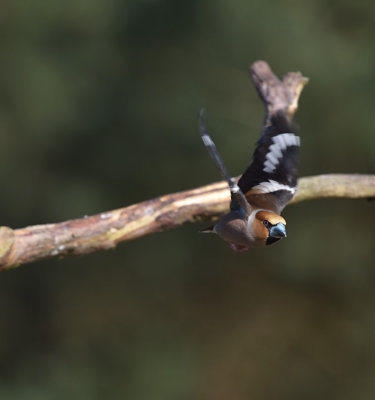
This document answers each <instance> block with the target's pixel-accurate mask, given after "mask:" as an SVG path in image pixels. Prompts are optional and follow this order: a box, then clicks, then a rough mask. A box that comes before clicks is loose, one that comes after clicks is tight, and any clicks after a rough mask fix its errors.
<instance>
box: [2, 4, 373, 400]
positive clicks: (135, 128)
mask: <svg viewBox="0 0 375 400" xmlns="http://www.w3.org/2000/svg"><path fill="white" fill-rule="evenodd" d="M374 38H375V7H374V4H373V2H372V1H369V0H368V1H360V2H356V3H355V2H353V1H349V0H340V1H338V0H337V1H335V0H330V1H327V0H316V1H306V0H303V1H301V0H289V1H273V2H271V1H268V2H267V1H264V0H253V1H251V2H249V1H245V0H231V1H213V0H211V1H202V0H201V1H198V0H191V1H177V0H175V1H171V0H169V1H168V0H143V1H142V0H138V1H135V0H133V1H131V0H129V1H121V0H75V1H73V0H65V1H62V0H49V1H42V0H24V1H14V0H5V1H3V2H2V6H1V13H0V50H1V53H0V59H1V62H0V184H1V188H2V190H1V196H0V224H1V225H8V226H11V227H13V228H17V227H23V226H26V225H31V224H39V223H47V222H57V221H62V220H65V219H70V218H78V217H82V216H83V215H86V214H87V215H90V214H95V213H98V212H101V211H106V210H110V209H113V208H118V207H122V206H126V205H130V204H132V203H134V202H138V201H142V200H146V199H149V198H152V197H155V196H158V195H160V194H164V193H170V192H175V191H179V190H184V189H189V188H192V187H196V186H199V185H203V184H206V183H209V182H213V181H216V180H217V179H218V174H217V171H216V169H215V167H214V165H213V163H212V161H211V160H210V159H209V157H208V155H207V153H206V150H205V149H204V148H203V145H202V143H201V141H200V139H199V135H198V132H197V114H198V111H199V109H200V108H201V107H205V109H206V110H207V118H208V125H209V129H210V131H211V133H212V136H213V137H214V138H215V141H216V142H217V146H218V147H219V149H220V151H221V153H222V156H223V158H224V160H225V161H226V163H227V165H228V168H229V169H230V171H231V172H232V173H233V174H239V173H241V172H242V171H243V169H244V168H245V166H246V165H247V164H248V163H249V161H250V155H251V153H252V151H253V145H254V143H255V141H256V140H257V138H258V135H259V132H260V128H261V124H262V121H263V105H262V104H261V102H260V101H259V99H258V98H257V95H256V93H255V90H254V88H253V86H252V83H251V81H250V79H249V77H248V66H249V65H250V63H252V62H253V61H255V60H257V59H264V60H266V61H268V62H269V63H270V65H271V66H272V68H273V69H274V71H275V72H276V73H277V74H278V75H283V74H284V73H286V72H287V71H294V70H300V71H301V72H302V73H303V74H304V75H305V76H308V77H309V78H310V83H309V85H308V86H307V87H306V89H305V90H304V92H303V94H302V98H301V102H300V110H299V111H298V113H297V116H296V120H297V122H298V124H299V126H300V134H301V137H302V142H303V147H302V163H301V175H302V176H304V175H314V174H319V173H328V172H329V173H331V172H347V173H374V171H375V157H374V154H375V111H374V110H375V47H374ZM284 216H285V217H286V218H287V220H288V239H286V240H283V241H282V242H280V243H278V244H277V245H274V246H271V247H269V248H267V249H257V250H252V251H249V252H247V253H241V254H236V253H233V252H232V251H231V250H230V248H229V246H228V245H227V244H226V243H224V242H222V241H220V240H219V239H218V238H216V237H214V236H208V235H207V236H206V235H199V234H198V233H197V231H198V230H199V229H200V228H202V227H204V226H205V225H206V224H202V225H199V224H198V225H187V226H184V227H182V228H180V229H178V230H176V231H171V232H165V233H160V234H157V235H153V236H149V237H146V238H143V239H139V240H136V241H134V242H130V243H126V244H123V245H121V246H120V247H119V248H118V249H116V250H114V251H110V252H102V253H97V254H92V255H88V256H84V257H83V256H82V257H74V258H67V259H64V260H52V261H48V262H41V263H36V264H33V265H25V266H22V267H20V268H19V269H16V270H12V271H9V272H5V273H2V274H1V275H0V398H1V399H5V400H7V399H11V400H13V399H38V400H39V399H42V400H43V399H108V398H110V399H117V398H119V399H135V400H148V399H150V400H158V399H160V400H169V399H203V400H206V399H207V400H211V399H213V400H216V399H236V400H238V399H239V400H242V399H252V400H254V399H255V400H257V399H267V400H268V399H278V400H279V399H340V400H345V399H373V398H374V396H375V379H374V378H375V340H374V337H375V311H374V308H375V293H374V287H375V282H374V280H375V261H374V255H375V251H374V246H375V234H374V232H375V231H374V222H375V202H369V201H366V200H357V201H353V200H344V199H342V200H316V201H311V202H306V203H301V204H298V205H295V206H291V207H289V208H287V209H286V210H285V213H284Z"/></svg>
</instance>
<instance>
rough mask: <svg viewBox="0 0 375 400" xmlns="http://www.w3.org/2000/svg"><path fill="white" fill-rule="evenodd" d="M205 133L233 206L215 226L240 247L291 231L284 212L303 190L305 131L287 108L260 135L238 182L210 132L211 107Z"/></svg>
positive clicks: (271, 240) (203, 127)
mask: <svg viewBox="0 0 375 400" xmlns="http://www.w3.org/2000/svg"><path fill="white" fill-rule="evenodd" d="M199 130H200V134H201V138H202V140H203V143H204V145H205V147H206V148H207V150H208V152H209V154H210V156H211V157H212V158H213V160H214V162H215V165H216V167H217V168H218V170H219V172H220V174H221V176H222V177H223V178H224V179H225V180H226V181H227V183H228V186H229V190H230V193H231V201H230V210H229V212H228V213H227V214H225V215H224V216H222V217H221V218H220V219H219V220H218V221H217V222H216V223H215V224H214V225H213V226H211V227H209V228H207V229H205V230H204V231H202V232H213V233H216V234H217V235H218V236H219V237H221V238H222V239H224V240H225V241H226V242H229V245H230V247H231V248H232V249H233V250H234V251H246V250H249V248H253V247H263V246H267V245H271V244H273V243H276V242H278V241H279V240H280V239H282V238H285V237H286V235H287V234H286V221H285V219H284V218H283V217H282V216H281V212H282V211H283V209H284V208H285V206H286V205H287V204H288V203H289V202H290V201H291V200H292V199H293V197H294V195H295V193H296V190H297V179H298V165H299V150H300V145H301V140H300V137H299V136H298V135H297V134H296V127H295V125H294V124H293V123H292V122H291V120H290V118H289V117H288V115H287V113H286V111H284V110H279V111H277V112H275V113H274V114H273V115H272V116H271V118H270V123H268V126H266V127H265V129H264V130H263V132H262V134H261V137H260V139H259V140H258V141H257V143H256V146H255V150H254V153H253V157H252V162H251V163H250V165H249V166H248V167H247V168H246V170H245V172H244V173H243V174H242V176H241V177H240V178H239V180H238V182H237V181H236V180H235V179H234V178H233V177H232V176H230V175H229V173H228V170H227V168H226V166H225V164H224V163H223V161H222V158H221V157H220V154H219V153H218V151H217V148H216V146H215V143H214V142H213V140H212V139H211V137H210V135H209V134H208V132H207V128H206V124H205V112H204V110H203V109H202V110H201V112H200V114H199Z"/></svg>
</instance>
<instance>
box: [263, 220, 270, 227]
mask: <svg viewBox="0 0 375 400" xmlns="http://www.w3.org/2000/svg"><path fill="white" fill-rule="evenodd" d="M263 225H264V226H265V227H269V226H270V223H269V222H268V221H267V220H266V219H265V220H264V221H263Z"/></svg>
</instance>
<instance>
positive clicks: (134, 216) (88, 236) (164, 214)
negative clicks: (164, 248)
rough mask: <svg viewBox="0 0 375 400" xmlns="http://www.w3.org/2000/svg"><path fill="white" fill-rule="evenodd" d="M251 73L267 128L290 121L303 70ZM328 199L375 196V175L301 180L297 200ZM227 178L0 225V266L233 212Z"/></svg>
mask: <svg viewBox="0 0 375 400" xmlns="http://www.w3.org/2000/svg"><path fill="white" fill-rule="evenodd" d="M251 77H252V79H253V82H254V84H255V86H256V88H257V90H258V93H259V95H260V97H261V99H262V100H263V101H264V103H265V106H266V118H265V122H264V126H265V127H266V126H267V125H268V124H269V122H270V118H271V116H272V115H273V113H275V112H277V111H278V110H280V109H283V110H284V111H285V112H286V113H287V115H288V116H289V118H290V119H292V117H293V115H294V113H295V112H296V110H297V108H298V99H299V95H300V93H301V91H302V88H303V86H304V85H305V84H306V83H307V78H304V77H303V76H302V75H301V74H300V73H299V72H296V73H288V74H287V75H286V76H285V77H284V78H283V80H282V81H280V80H279V79H278V78H277V77H276V76H275V75H274V74H273V73H272V71H271V70H270V68H269V66H268V64H267V63H265V62H263V61H258V62H256V63H254V64H253V65H252V67H251ZM323 197H347V198H375V175H320V176H313V177H307V178H301V179H300V180H299V185H298V191H297V193H296V196H295V198H294V200H293V202H292V203H297V202H300V201H304V200H311V199H316V198H323ZM229 200H230V194H229V190H228V187H227V184H226V183H225V182H217V183H213V184H211V185H207V186H202V187H200V188H196V189H192V190H187V191H184V192H179V193H173V194H168V195H165V196H160V197H157V198H155V199H152V200H148V201H144V202H142V203H138V204H134V205H132V206H129V207H125V208H120V209H117V210H113V211H108V212H104V213H101V214H97V215H94V216H91V217H86V218H81V219H75V220H70V221H65V222H60V223H56V224H45V225H35V226H29V227H26V228H22V229H14V230H13V229H11V228H8V227H5V226H3V227H0V270H7V269H10V268H14V267H17V266H19V265H22V264H26V263H30V262H34V261H38V260H43V259H47V258H53V257H62V256H66V255H70V254H87V253H92V252H94V251H99V250H108V249H112V248H114V247H116V245H117V244H118V243H120V242H124V241H127V240H133V239H136V238H139V237H141V236H145V235H148V234H151V233H154V232H160V231H164V230H167V229H173V228H176V227H178V226H180V225H182V224H184V223H186V222H195V221H201V220H207V219H213V218H216V217H218V216H219V215H220V214H222V213H224V212H226V211H227V210H228V206H229Z"/></svg>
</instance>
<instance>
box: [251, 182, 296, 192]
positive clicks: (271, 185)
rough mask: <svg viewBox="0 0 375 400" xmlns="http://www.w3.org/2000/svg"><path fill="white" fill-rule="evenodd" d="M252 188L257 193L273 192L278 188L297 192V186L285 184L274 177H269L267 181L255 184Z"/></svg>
mask: <svg viewBox="0 0 375 400" xmlns="http://www.w3.org/2000/svg"><path fill="white" fill-rule="evenodd" d="M251 190H252V191H253V190H254V191H256V192H257V193H272V192H277V191H278V190H287V191H288V192H290V193H292V194H294V193H296V188H295V187H290V186H288V185H284V184H282V183H279V182H276V181H274V180H272V179H269V180H268V181H266V182H262V183H259V184H258V185H256V186H254V187H253V188H252V189H251Z"/></svg>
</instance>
